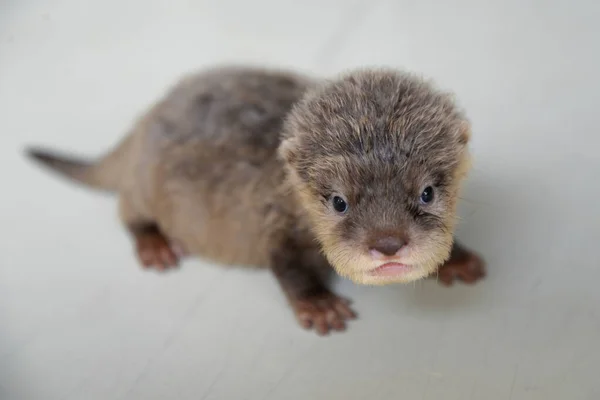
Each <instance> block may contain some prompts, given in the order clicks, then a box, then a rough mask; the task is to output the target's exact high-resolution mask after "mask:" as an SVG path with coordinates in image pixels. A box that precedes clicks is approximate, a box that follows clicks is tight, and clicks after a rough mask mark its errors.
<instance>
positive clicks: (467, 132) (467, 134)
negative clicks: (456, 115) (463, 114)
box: [457, 120, 471, 145]
mask: <svg viewBox="0 0 600 400" xmlns="http://www.w3.org/2000/svg"><path fill="white" fill-rule="evenodd" d="M457 134H458V141H459V142H460V143H461V144H463V145H466V144H468V143H469V141H470V140H471V123H470V122H469V121H467V120H463V121H461V123H460V124H459V126H458V132H457Z"/></svg>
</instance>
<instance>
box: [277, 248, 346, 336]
mask: <svg viewBox="0 0 600 400" xmlns="http://www.w3.org/2000/svg"><path fill="white" fill-rule="evenodd" d="M302 258H303V257H302V254H301V252H300V251H299V249H297V248H295V247H294V246H291V245H288V246H285V247H284V248H281V249H278V250H277V251H276V252H274V253H273V256H272V267H271V269H272V271H273V273H274V275H275V277H276V278H277V280H278V282H279V284H280V285H281V288H282V289H283V292H284V293H285V295H286V297H287V299H288V301H289V303H290V305H291V307H292V309H293V310H294V314H295V315H296V319H297V320H298V323H299V324H300V325H301V326H302V327H304V328H305V329H311V328H314V329H315V330H316V331H317V333H318V334H319V335H326V334H328V333H329V332H330V331H331V330H335V331H343V330H345V329H346V320H349V319H354V318H356V314H355V312H354V311H353V310H352V309H351V308H350V301H349V300H347V299H345V298H342V297H340V296H338V295H336V294H335V293H333V292H332V291H330V290H329V289H328V288H327V286H326V285H325V283H324V281H323V278H322V277H321V276H320V274H319V273H318V272H317V271H315V269H314V268H312V267H311V266H307V265H305V264H304V263H303V262H302V261H301V260H302Z"/></svg>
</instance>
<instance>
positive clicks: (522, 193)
mask: <svg viewBox="0 0 600 400" xmlns="http://www.w3.org/2000/svg"><path fill="white" fill-rule="evenodd" d="M599 21H600V2H598V1H594V0H580V1H578V2H568V1H566V0H565V1H562V2H560V1H557V0H554V1H546V2H542V1H534V0H526V1H525V0H509V1H499V0H498V1H493V2H492V1H478V0H454V1H451V2H449V1H442V0H438V1H434V0H421V1H410V0H376V1H368V0H319V1H317V0H310V1H308V0H305V2H304V3H302V2H299V1H292V0H279V1H275V0H270V1H262V2H260V1H258V0H255V1H247V2H243V1H241V0H221V1H218V2H217V1H212V2H209V1H185V0H170V1H168V2H167V1H163V2H160V1H159V0H145V1H141V0H129V1H125V0H119V1H117V0H110V1H108V0H106V1H97V2H83V1H76V0H49V1H43V0H4V1H3V2H2V3H0V138H1V139H0V140H1V141H0V145H1V146H0V182H1V186H0V187H1V188H2V189H1V195H0V205H1V206H2V207H1V211H0V235H1V236H0V238H1V240H2V244H1V245H0V246H1V247H0V249H1V251H0V399H2V400H25V399H27V400H28V399H35V400H37V399H40V400H54V399H65V400H87V399H92V400H95V399H98V400H107V399H215V400H229V399H231V400H242V399H273V400H279V399H303V400H305V399H317V400H320V399H323V400H331V399H343V400H351V399H361V400H362V399H370V400H374V399H386V400H387V399H407V400H413V399H419V400H420V399H423V400H432V399H444V400H466V399H481V400H500V399H513V400H532V399H540V400H552V399H565V400H578V399H582V400H583V399H586V400H592V399H594V400H597V399H600V379H598V376H599V375H598V365H599V364H600V343H599V339H600V290H599V289H598V287H599V286H598V285H599V281H600V256H599V252H598V248H599V247H600V209H599V208H600V207H599V204H600V200H599V196H600V183H599V175H600V156H599V152H600V131H599V126H600V124H599V123H598V118H599V110H600V80H599V79H598V71H600V25H599ZM228 61H235V62H252V63H261V64H267V65H277V66H290V67H295V68H299V69H303V70H307V71H311V72H314V73H317V74H331V73H335V72H338V71H341V70H343V69H346V68H349V67H352V66H359V65H381V64H386V65H396V66H403V67H408V68H410V69H414V70H418V71H421V72H423V73H424V74H426V75H427V76H430V77H433V78H435V79H436V80H437V81H438V82H439V83H440V84H441V85H442V86H444V87H447V88H450V89H452V90H454V91H455V92H456V93H457V95H458V97H459V100H460V101H461V102H462V104H464V105H465V106H466V108H467V109H468V111H469V115H470V117H471V118H472V120H473V123H474V127H475V132H474V142H473V152H474V154H475V170H474V172H473V174H472V175H471V179H470V180H469V185H468V188H467V191H466V195H465V200H464V202H463V204H462V211H461V213H462V216H463V218H464V219H463V223H462V225H461V227H460V232H459V237H460V238H461V239H462V240H463V241H464V242H465V243H466V244H467V245H469V246H470V247H472V248H474V249H476V250H478V251H479V252H480V253H481V254H483V255H484V256H485V258H486V260H487V262H488V265H489V277H488V278H487V279H486V280H485V281H484V282H482V283H481V284H479V285H477V286H475V287H465V286H457V287H454V288H450V289H447V288H443V287H440V286H437V285H436V284H435V283H434V282H429V283H420V284H417V285H409V286H402V287H386V288H367V287H357V286H354V285H352V284H350V283H348V282H339V284H338V289H339V291H341V292H342V293H344V294H345V295H348V296H350V297H351V298H353V299H354V300H355V305H356V309H357V310H358V312H359V313H360V316H361V318H360V319H359V320H357V321H355V322H353V323H352V324H351V325H350V329H349V330H348V331H347V332H346V333H344V334H338V335H333V336H330V337H328V338H319V337H317V336H316V335H315V334H313V333H308V332H305V331H303V330H301V329H300V328H298V327H297V326H296V324H295V321H294V320H293V317H292V314H291V312H290V311H289V310H288V309H287V307H286V305H285V303H284V302H283V298H282V295H281V293H280V291H279V289H278V287H277V286H276V284H275V282H274V280H273V279H272V278H271V277H270V276H269V275H268V274H267V273H256V272H248V271H239V270H227V269H223V268H220V267H217V266H213V265H207V264H205V263H202V262H201V261H198V260H196V261H189V262H187V263H186V264H185V265H184V267H183V269H181V270H180V271H179V272H177V273H173V274H168V275H158V274H154V273H148V272H143V271H142V270H140V269H139V268H138V267H137V264H136V262H135V260H134V258H133V255H132V253H131V248H130V243H129V241H128V239H127V237H126V236H125V234H124V232H123V231H122V229H121V227H120V225H119V223H118V221H117V218H116V204H115V201H114V199H113V198H111V197H107V196H102V195H98V194H94V193H92V192H89V191H86V190H83V189H80V188H77V187H75V186H72V185H68V184H66V183H65V182H64V181H62V180H57V179H55V178H54V177H52V176H51V175H49V174H46V173H44V172H42V171H41V170H39V169H37V168H34V167H33V166H32V165H31V164H29V163H28V162H26V161H25V159H24V157H23V156H22V151H21V150H22V148H23V146H24V145H25V144H30V143H35V144H45V145H52V146H55V147H57V148H61V149H65V150H71V151H77V152H81V153H82V154H89V155H96V154H99V153H101V152H102V151H103V150H105V149H107V148H108V147H109V146H111V145H112V144H113V143H115V142H116V141H117V140H118V139H119V138H120V137H121V136H122V134H123V133H124V131H125V130H126V129H127V128H128V126H129V124H130V122H131V121H132V119H133V118H134V117H135V116H136V115H137V114H138V113H139V112H141V111H142V110H143V109H144V108H145V107H146V105H148V104H149V103H150V102H152V101H154V100H155V99H156V98H157V96H159V95H160V94H161V93H162V91H163V90H164V89H165V88H166V87H167V86H168V85H170V84H171V83H173V82H174V80H176V79H177V78H178V77H179V76H180V75H181V74H182V73H184V72H186V71H189V70H191V69H195V68H198V67H201V66H205V65H212V64H214V63H224V62H228Z"/></svg>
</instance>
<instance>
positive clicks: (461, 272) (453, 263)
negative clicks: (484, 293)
mask: <svg viewBox="0 0 600 400" xmlns="http://www.w3.org/2000/svg"><path fill="white" fill-rule="evenodd" d="M484 277H485V263H484V262H483V259H482V258H481V257H479V256H478V255H477V254H475V253H474V252H472V251H470V250H467V249H465V248H463V247H460V246H458V245H455V247H454V249H453V251H452V255H451V257H450V259H449V260H448V261H446V263H445V264H444V265H442V266H441V267H440V268H439V270H438V272H437V279H438V281H439V282H441V283H442V284H443V285H445V286H450V285H452V284H453V283H454V281H455V280H461V281H463V282H464V283H469V284H471V283H475V282H477V281H478V280H480V279H482V278H484Z"/></svg>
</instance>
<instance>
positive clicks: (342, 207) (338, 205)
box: [333, 196, 348, 213]
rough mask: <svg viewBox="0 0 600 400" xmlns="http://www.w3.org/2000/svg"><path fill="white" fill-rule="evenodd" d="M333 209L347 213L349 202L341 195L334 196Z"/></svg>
mask: <svg viewBox="0 0 600 400" xmlns="http://www.w3.org/2000/svg"><path fill="white" fill-rule="evenodd" d="M333 209H334V210H335V211H337V212H339V213H345V212H346V211H347V210H348V204H347V203H346V201H345V200H344V199H342V198H341V197H340V196H334V197H333Z"/></svg>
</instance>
